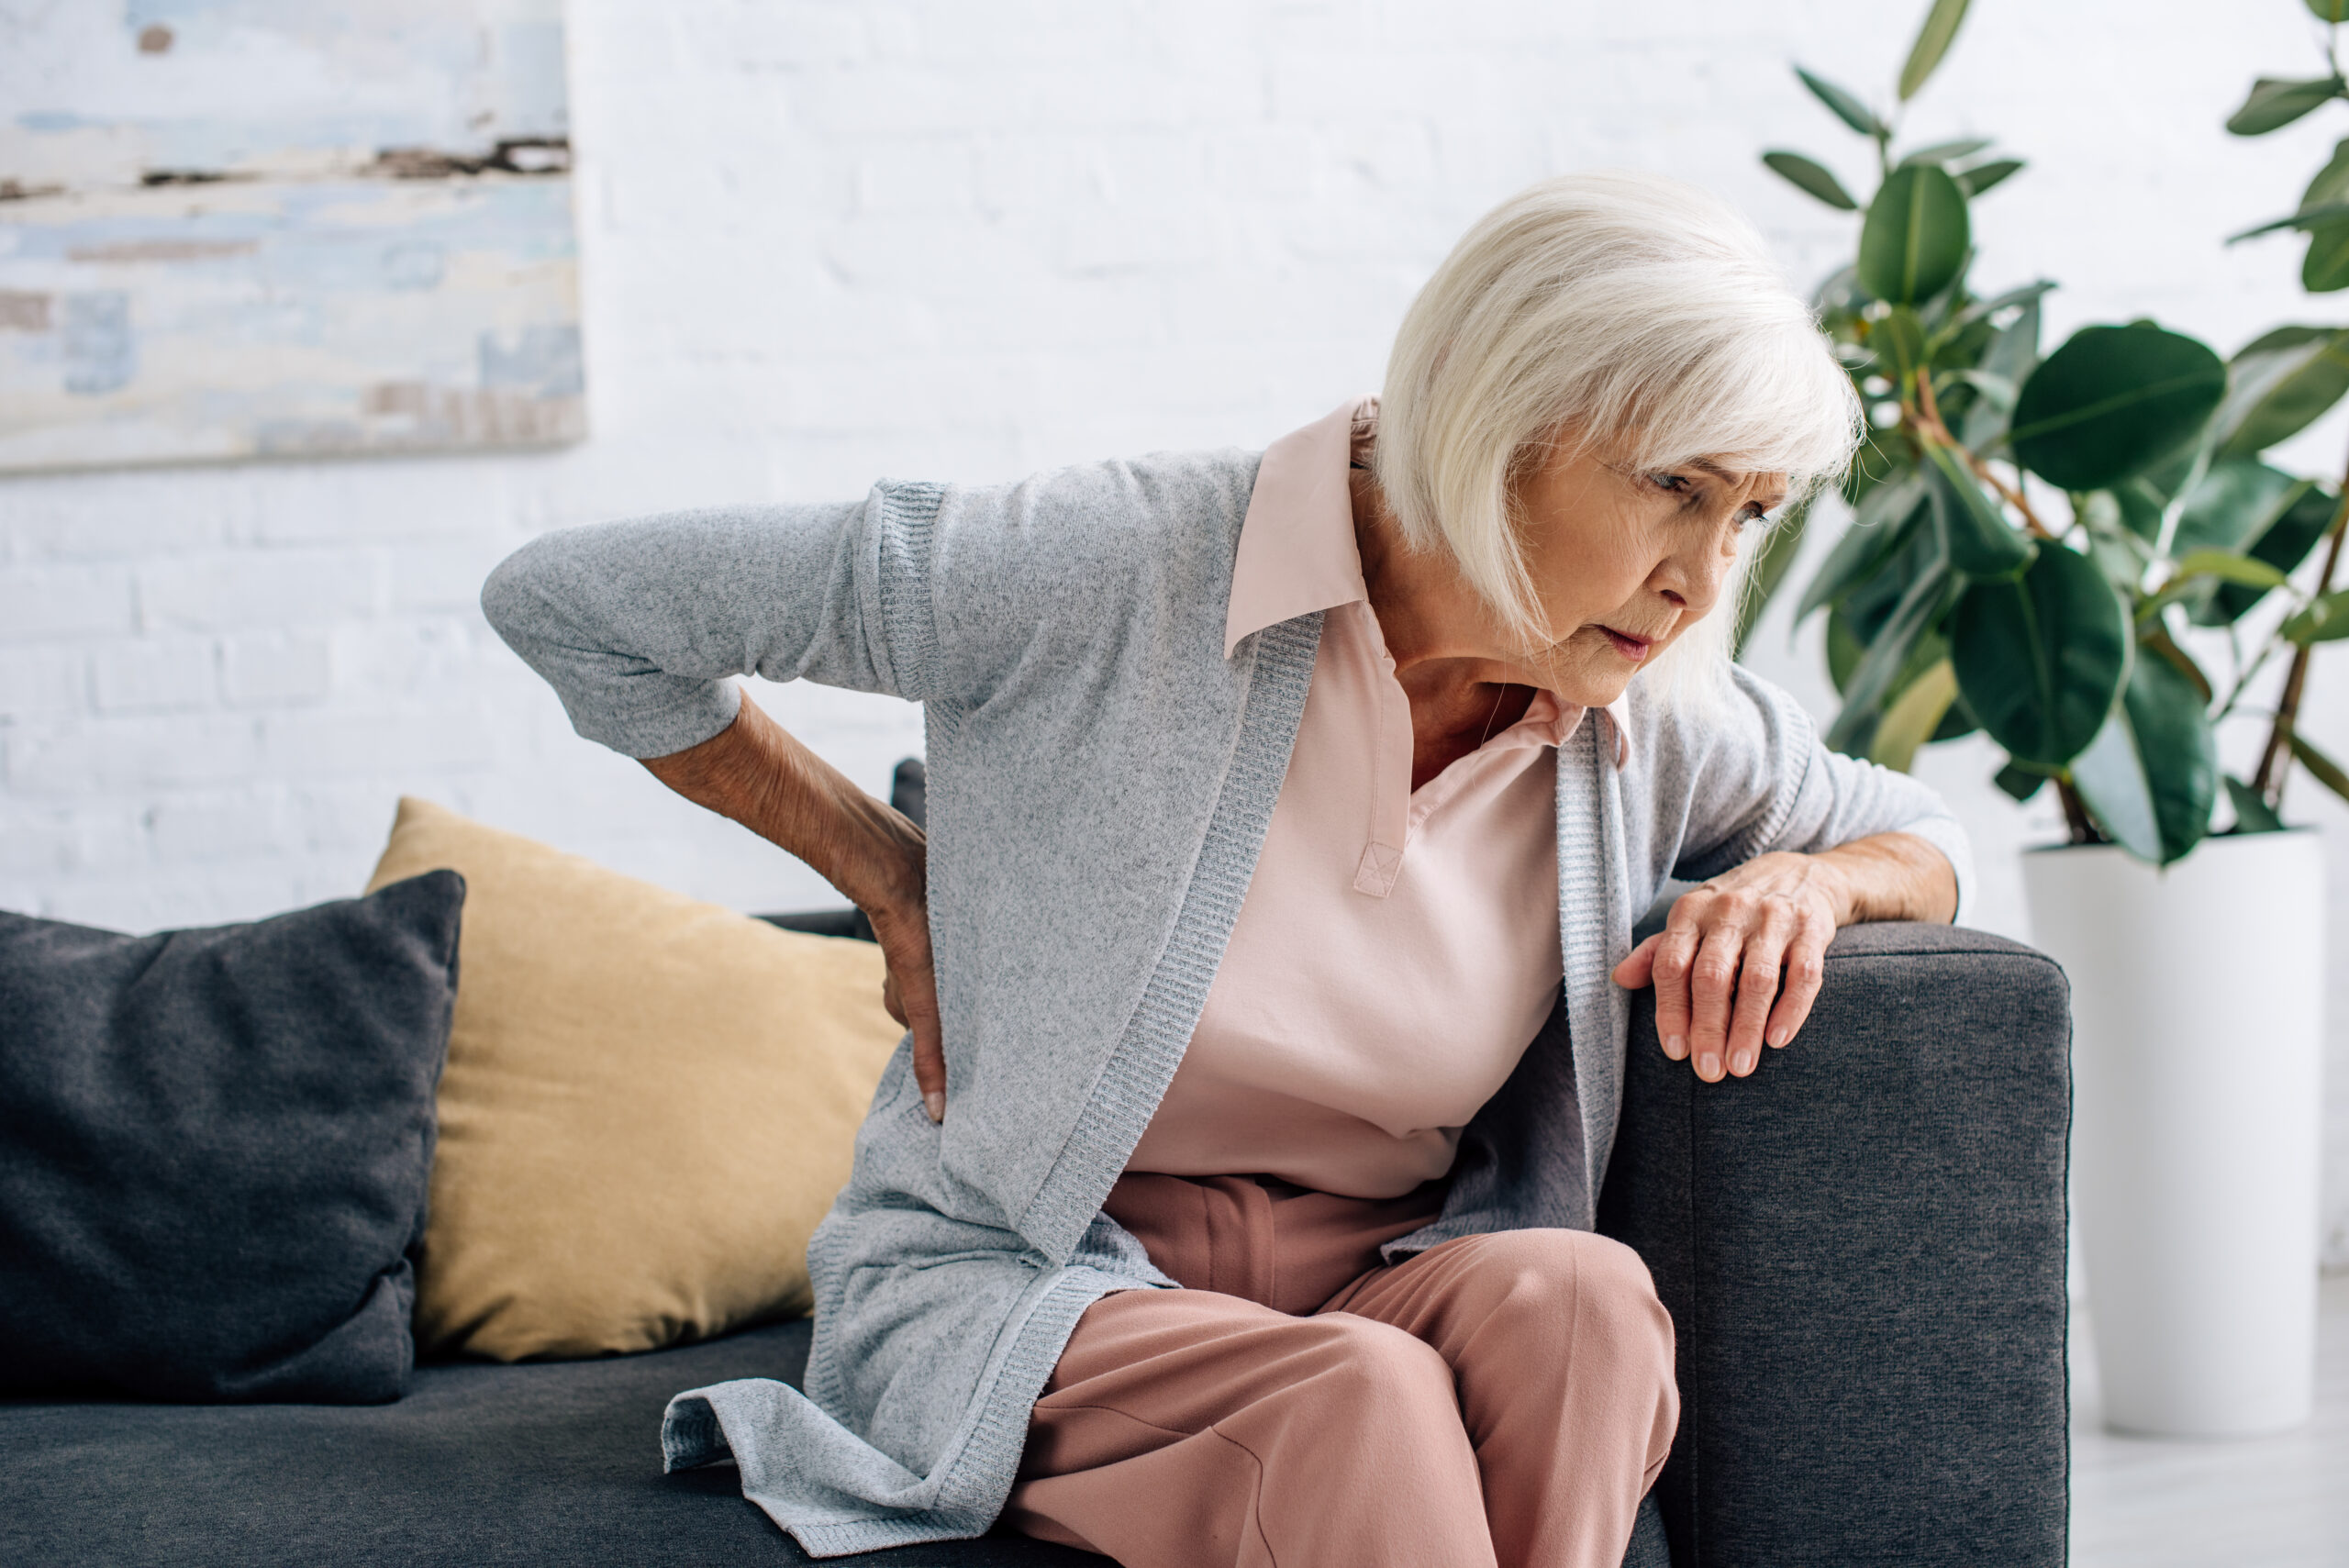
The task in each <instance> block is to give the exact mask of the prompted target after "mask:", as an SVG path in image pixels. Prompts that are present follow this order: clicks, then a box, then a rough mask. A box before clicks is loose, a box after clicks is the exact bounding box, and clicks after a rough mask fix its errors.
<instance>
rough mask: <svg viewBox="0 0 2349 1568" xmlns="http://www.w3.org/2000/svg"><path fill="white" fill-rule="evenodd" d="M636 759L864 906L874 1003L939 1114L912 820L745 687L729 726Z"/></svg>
mask: <svg viewBox="0 0 2349 1568" xmlns="http://www.w3.org/2000/svg"><path fill="white" fill-rule="evenodd" d="M644 765H645V766H646V767H647V768H648V769H650V770H651V773H652V776H653V777H655V778H657V779H659V780H660V781H661V782H662V784H667V785H668V786H669V787H670V788H671V789H674V790H675V791H676V792H677V793H678V794H679V795H684V796H685V798H686V799H687V800H690V801H693V802H694V803H695V804H696V805H699V806H707V807H708V808H709V809H710V810H712V811H715V812H717V813H718V815H719V816H721V817H732V818H733V819H734V820H735V821H737V822H740V824H742V826H744V827H745V828H750V829H751V831H752V832H753V833H756V834H758V835H759V836H760V837H761V838H763V839H766V840H770V841H772V842H774V843H776V844H779V845H781V846H782V847H783V848H784V849H785V850H788V851H791V852H792V853H793V854H795V855H797V856H798V857H799V858H800V859H801V860H803V861H806V862H807V863H808V865H810V866H811V867H813V868H814V869H815V871H816V873H817V874H818V875H819V876H821V877H823V879H824V880H825V881H827V882H829V883H830V884H832V885H833V886H834V887H836V888H838V889H840V891H841V893H842V894H844V895H847V898H848V900H849V902H850V903H852V904H853V905H855V906H857V907H858V908H860V909H862V910H863V911H864V917H865V918H866V919H867V920H870V921H871V922H872V923H873V935H874V940H877V941H878V942H879V943H880V945H881V954H882V957H883V958H884V959H885V961H886V962H887V963H888V966H889V968H888V978H887V980H886V981H885V982H884V984H883V985H882V989H881V1002H882V1006H885V1007H887V1008H888V1009H889V1016H890V1017H892V1018H896V1020H897V1021H898V1022H899V1023H901V1024H903V1025H905V1026H906V1028H907V1029H908V1030H910V1031H911V1032H912V1034H913V1037H914V1082H915V1083H916V1084H918V1085H919V1086H920V1088H921V1099H922V1106H923V1108H925V1109H926V1110H928V1111H929V1112H930V1120H932V1121H942V1120H944V1119H945V1117H946V1046H945V1040H944V1038H943V1036H942V1035H941V1033H940V1031H939V1025H938V978H937V973H936V971H935V970H934V969H933V968H932V966H931V962H930V897H929V875H928V859H929V843H928V840H926V839H925V838H924V837H923V834H922V830H921V829H920V828H917V827H915V826H914V825H913V824H912V823H911V822H909V821H907V819H906V817H904V816H903V815H901V814H900V813H898V812H896V811H894V810H892V809H890V808H889V807H888V806H885V805H883V804H882V803H881V802H880V801H877V800H875V799H874V798H873V797H872V796H871V795H867V794H865V793H864V792H863V790H861V789H859V788H857V787H856V786H855V785H854V784H851V783H850V782H849V781H848V780H847V779H846V778H844V777H843V776H841V773H840V771H839V770H838V769H836V768H834V767H833V766H832V765H831V764H830V763H829V762H825V761H824V760H823V759H822V758H821V757H818V756H817V755H816V753H815V752H813V751H809V750H808V749H807V747H806V746H805V745H802V744H801V743H800V742H799V741H798V740H796V739H794V738H793V737H792V736H791V735H789V734H788V733H786V732H785V729H784V728H783V727H782V726H781V725H779V724H777V723H775V721H774V719H772V718H770V717H767V716H766V714H765V713H764V712H763V710H761V708H760V707H759V706H758V705H757V704H756V703H753V702H752V701H751V699H750V697H749V696H748V695H744V696H743V698H742V706H741V708H740V711H739V712H737V713H736V714H735V716H734V722H733V723H732V724H730V725H729V726H727V727H726V728H724V729H722V730H720V731H718V733H717V734H716V735H713V736H711V737H710V738H709V739H708V740H704V741H702V742H701V743H700V744H699V745H697V746H689V747H687V748H686V749H685V751H676V752H673V753H671V754H670V755H668V756H666V757H652V758H648V759H646V761H645V763H644Z"/></svg>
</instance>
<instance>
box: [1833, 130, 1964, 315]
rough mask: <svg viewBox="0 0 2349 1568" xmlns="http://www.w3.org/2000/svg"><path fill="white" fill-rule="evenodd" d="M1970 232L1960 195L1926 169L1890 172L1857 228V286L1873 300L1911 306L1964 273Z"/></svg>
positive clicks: (1937, 172)
mask: <svg viewBox="0 0 2349 1568" xmlns="http://www.w3.org/2000/svg"><path fill="white" fill-rule="evenodd" d="M1971 242H1972V229H1971V228H1970V227H1969V225H1968V223H1967V219H1966V216H1965V192H1964V191H1961V190H1959V189H1958V188H1957V182H1956V181H1955V180H1953V179H1951V178H1950V176H1949V171H1947V170H1946V169H1942V168H1937V167H1935V166H1934V165H1932V164H1931V163H1920V164H1915V165H1913V166H1911V167H1909V168H1907V169H1895V170H1894V171H1893V172H1891V173H1890V174H1889V175H1887V176H1886V178H1885V182H1884V183H1883V184H1882V185H1880V186H1878V187H1877V189H1876V199H1875V200H1874V201H1871V202H1870V203H1868V216H1867V221H1866V222H1865V223H1864V224H1862V225H1861V227H1860V260H1859V270H1860V284H1861V286H1862V287H1864V288H1865V289H1866V290H1867V291H1868V292H1869V293H1870V294H1872V295H1876V298H1878V299H1882V300H1888V301H1890V302H1891V303H1893V304H1895V305H1913V304H1915V303H1916V302H1917V301H1919V300H1920V299H1926V298H1930V297H1931V296H1932V295H1937V294H1939V293H1941V291H1942V290H1943V289H1944V288H1947V287H1948V286H1949V284H1950V283H1951V282H1952V281H1953V280H1954V279H1955V278H1956V276H1957V275H1958V273H1959V272H1962V271H1964V270H1965V251H1966V247H1967V246H1968V245H1969V244H1970V243H1971Z"/></svg>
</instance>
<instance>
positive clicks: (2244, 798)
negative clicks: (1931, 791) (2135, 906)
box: [2219, 0, 2349, 833]
mask: <svg viewBox="0 0 2349 1568" xmlns="http://www.w3.org/2000/svg"><path fill="white" fill-rule="evenodd" d="M2344 4H2349V0H2344ZM2219 782H2220V783H2221V784H2225V785H2226V786H2227V798H2228V799H2229V800H2232V802H2234V807H2235V828H2234V830H2235V831H2236V832H2238V833H2281V832H2282V831H2283V830H2284V819H2283V818H2282V817H2278V816H2277V815H2276V808H2275V807H2274V806H2270V805H2268V804H2267V799H2266V796H2265V795H2261V794H2260V793H2259V792H2258V791H2257V790H2255V789H2254V788H2252V787H2251V786H2250V785H2249V784H2245V783H2243V781H2242V780H2241V779H2239V778H2237V777H2235V776H2234V775H2233V774H2232V773H2229V774H2228V775H2226V776H2225V777H2224V778H2222V779H2221V780H2220V781H2219Z"/></svg>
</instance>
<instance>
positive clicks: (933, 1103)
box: [921, 1089, 946, 1121]
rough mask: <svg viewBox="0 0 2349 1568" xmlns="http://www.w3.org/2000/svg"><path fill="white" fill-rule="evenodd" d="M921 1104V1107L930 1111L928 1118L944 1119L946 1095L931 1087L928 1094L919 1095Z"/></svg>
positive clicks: (934, 1119) (933, 1119)
mask: <svg viewBox="0 0 2349 1568" xmlns="http://www.w3.org/2000/svg"><path fill="white" fill-rule="evenodd" d="M921 1105H922V1109H924V1110H926V1111H928V1112H929V1113H930V1120H932V1121H944V1120H945V1119H946V1096H945V1095H941V1094H940V1093H939V1092H938V1091H937V1090H935V1089H932V1090H931V1091H930V1093H929V1094H927V1095H923V1096H922V1097H921Z"/></svg>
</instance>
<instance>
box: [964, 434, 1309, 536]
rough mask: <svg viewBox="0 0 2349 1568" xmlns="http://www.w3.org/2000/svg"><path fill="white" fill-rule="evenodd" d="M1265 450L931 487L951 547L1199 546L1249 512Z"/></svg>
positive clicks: (1118, 461)
mask: <svg viewBox="0 0 2349 1568" xmlns="http://www.w3.org/2000/svg"><path fill="white" fill-rule="evenodd" d="M1261 455H1262V454H1261V453H1257V452H1252V451H1242V450H1238V449H1233V448H1226V449H1224V450H1216V451H1163V452H1152V453H1149V454H1147V455H1145V456H1142V457H1135V458H1114V459H1108V460H1103V461H1099V462H1079V463H1071V464H1069V465H1067V466H1066V467H1063V468H1055V469H1051V470H1048V471H1046V472H1044V473H1036V474H1031V475H1030V476H1029V477H1027V478H1025V479H1020V480H1016V481H1013V482H1011V483H1009V484H944V485H939V486H936V487H935V489H936V492H937V495H938V509H937V517H938V527H939V528H940V530H941V539H942V540H951V541H952V543H953V544H954V545H955V546H956V547H957V548H961V549H964V550H987V549H990V548H993V549H997V550H1007V551H1014V552H1024V551H1025V550H1032V549H1035V548H1038V547H1041V548H1046V549H1050V550H1055V551H1067V552H1073V553H1074V554H1075V555H1077V556H1080V557H1083V556H1090V555H1094V554H1103V555H1109V556H1117V555H1122V554H1126V553H1129V552H1130V551H1132V550H1134V549H1135V548H1136V547H1137V546H1140V547H1143V548H1144V549H1146V550H1149V551H1151V552H1152V553H1157V552H1163V550H1170V549H1173V550H1179V549H1181V548H1183V547H1185V546H1190V545H1204V546H1208V547H1213V548H1219V549H1222V550H1229V548H1230V545H1231V544H1232V542H1233V541H1235V540H1237V539H1238V538H1239V533H1240V524H1241V520H1242V519H1243V518H1245V517H1246V516H1247V513H1248V497H1249V494H1250V492H1251V491H1252V490H1253V489H1254V487H1255V483H1256V463H1257V460H1258V458H1259V457H1260V456H1261Z"/></svg>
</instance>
